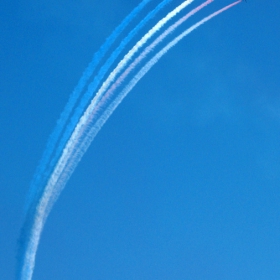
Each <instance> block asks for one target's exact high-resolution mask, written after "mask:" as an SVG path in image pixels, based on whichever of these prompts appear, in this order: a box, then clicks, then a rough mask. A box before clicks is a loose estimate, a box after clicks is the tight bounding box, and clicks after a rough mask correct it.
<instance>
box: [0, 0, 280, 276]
mask: <svg viewBox="0 0 280 280" xmlns="http://www.w3.org/2000/svg"><path fill="white" fill-rule="evenodd" d="M139 2H140V1H139V0H137V1H136V0H114V1H112V0H103V1H87V0H84V1H60V0H56V1H41V0H38V1H1V2H0V13H1V16H0V23H1V25H0V26H1V28H0V32H1V36H0V46H1V47H0V58H1V63H0V73H1V83H0V90H1V95H0V127H1V129H2V133H1V138H0V153H1V159H0V183H1V186H2V187H1V195H0V252H1V253H0V275H1V278H3V279H14V275H15V263H16V258H15V256H16V246H17V238H18V236H19V231H20V228H21V225H22V222H23V206H24V201H25V196H26V194H27V191H28V186H29V182H30V180H31V178H32V175H33V173H34V171H35V168H36V166H37V163H38V161H39V159H40V157H41V155H42V152H43V150H44V146H45V144H46V141H47V138H48V136H49V134H50V132H51V131H52V129H53V128H54V125H55V122H56V120H57V118H58V117H59V114H60V112H61V111H62V109H63V107H64V105H65V103H66V102H67V99H68V96H69V94H70V93H71V91H72V90H73V88H74V86H75V85H76V83H77V81H78V79H79V78H80V76H81V74H82V72H83V70H84V68H85V67H86V66H87V64H88V63H89V61H90V60H91V58H92V56H93V54H94V52H95V51H96V50H98V48H99V46H100V45H101V44H102V43H103V42H104V40H105V39H106V37H107V36H108V35H109V34H110V33H111V32H112V31H113V29H114V28H115V27H116V26H117V25H118V24H119V23H120V21H121V20H122V19H123V18H124V17H125V16H126V15H127V14H128V13H129V12H130V11H131V10H132V9H133V8H134V7H135V6H136V5H137V4H138V3H139ZM153 2H154V4H155V3H158V2H159V1H157V0H155V1H153ZM179 3H180V1H178V0H174V1H173V2H172V4H171V5H170V6H169V7H167V8H165V9H164V11H163V13H162V14H161V15H164V14H165V13H167V12H169V11H170V10H171V8H172V7H175V5H176V4H179ZM195 3H197V4H198V3H200V1H195ZM195 3H194V5H193V6H195ZM227 3H230V1H218V0H216V1H215V2H214V3H213V4H211V5H210V6H209V7H208V8H207V9H205V10H204V11H203V12H201V13H200V14H199V15H198V16H197V17H195V18H193V19H192V20H191V21H190V22H192V23H193V22H195V21H196V20H199V19H200V18H201V17H202V16H203V15H206V14H208V13H210V12H212V11H214V10H216V9H218V8H219V7H221V6H223V5H224V4H227ZM151 6H153V5H151ZM279 8H280V3H279V2H278V1H269V2H267V1H266V2H265V1H253V0H248V1H247V3H241V4H239V5H238V6H237V7H234V8H233V9H231V10H229V11H228V12H226V13H224V14H223V15H221V16H219V17H217V18H215V19H214V20H212V21H210V22H209V23H207V24H206V25H204V26H202V27H201V28H199V29H198V30H196V31H195V32H194V33H192V34H191V35H189V36H188V37H186V38H185V39H184V40H183V41H182V42H181V43H180V44H178V45H177V46H176V47H175V48H174V49H172V50H171V51H170V52H169V53H168V54H167V55H166V56H164V57H163V59H161V61H160V62H159V63H158V64H157V65H156V66H155V67H154V68H152V70H151V71H150V72H149V73H148V74H147V75H146V76H145V77H144V78H143V80H142V81H141V82H140V83H139V84H138V85H137V86H136V87H135V89H134V90H133V91H132V92H131V93H130V94H129V95H128V97H127V98H126V99H125V100H124V102H123V103H122V104H121V105H120V106H119V108H118V109H117V110H116V112H115V113H114V114H113V115H112V117H111V118H110V119H109V121H108V122H107V123H106V125H105V126H104V127H103V129H102V130H101V132H100V133H99V134H98V136H97V137H96V139H95V140H94V142H93V143H92V145H91V147H90V149H89V150H88V152H87V153H86V155H85V156H84V158H83V160H82V162H81V163H80V164H79V166H78V168H77V169H76V171H75V173H74V175H73V176H72V178H71V180H70V181H69V183H68V184H67V187H66V189H65V190H64V192H63V193H62V195H61V197H60V198H59V200H58V202H57V203H56V204H55V206H54V208H53V210H52V212H51V214H50V216H49V218H48V220H47V223H46V226H45V229H44V232H43V235H42V239H41V243H40V246H39V251H38V255H37V262H36V268H35V273H34V279H40V280H44V279H69V280H71V279H102V280H103V279H279V278H280V268H279V261H280V253H279V252H280V238H279V236H280V223H279V220H280V219H279V218H280V217H279V216H280V206H279V205H280V203H279V202H280V189H279V183H280V175H279V174H280V172H279V171H280V147H279V135H280V129H279V126H280V97H279V92H280V81H279V73H280V54H279V49H280V37H279V36H280V35H279V32H278V26H279V25H280V22H279V21H280V19H279V13H278V11H279ZM148 10H149V9H147V10H146V11H148ZM186 26H187V25H185V27H186ZM149 27H151V26H149ZM176 34H177V33H176Z"/></svg>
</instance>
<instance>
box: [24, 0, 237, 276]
mask: <svg viewBox="0 0 280 280" xmlns="http://www.w3.org/2000/svg"><path fill="white" fill-rule="evenodd" d="M207 2H208V1H207ZM240 2H241V0H239V1H237V2H235V3H233V4H231V5H229V6H227V7H225V8H223V9H221V10H219V11H217V12H215V13H213V14H212V15H210V16H208V17H206V18H204V19H203V20H201V21H200V22H198V23H197V24H195V25H193V26H192V27H190V28H189V29H187V30H186V31H185V32H183V33H182V34H181V35H179V36H178V37H176V38H175V39H174V40H173V41H172V42H170V43H169V44H168V45H167V46H166V47H165V48H163V49H162V50H161V51H159V52H158V53H157V54H156V55H155V56H154V57H153V58H152V59H151V60H150V61H149V62H148V63H146V64H145V66H144V67H142V68H141V70H140V71H139V72H138V73H137V74H136V76H134V78H133V79H132V80H131V81H130V83H129V84H128V85H127V86H126V87H125V88H124V90H123V91H122V92H121V93H120V94H119V95H118V96H117V98H116V99H115V100H114V101H113V102H112V103H111V104H110V105H109V106H108V107H107V109H106V110H105V111H104V112H103V114H102V115H101V117H100V118H99V119H98V120H97V122H96V123H95V124H93V126H92V127H91V128H90V130H89V131H88V133H87V134H86V135H83V133H82V134H80V132H81V131H83V130H84V126H86V125H89V124H90V123H82V124H80V123H79V124H78V126H79V127H76V129H75V131H74V133H73V134H72V136H71V139H70V140H69V141H68V143H67V145H66V147H65V149H64V151H63V155H62V156H61V158H60V160H59V162H58V164H57V166H56V168H55V170H54V172H53V174H52V176H51V178H50V179H49V181H48V184H47V187H46V191H45V192H44V194H43V196H42V198H41V199H40V202H39V205H38V207H37V213H36V216H35V217H34V223H33V225H32V229H31V236H30V237H29V240H28V242H29V243H28V246H27V248H26V254H25V259H24V263H23V267H22V274H21V276H22V278H21V279H24V280H29V279H31V278H32V273H33V269H34V262H35V255H36V250H37V246H38V242H39V239H40V235H41V231H42V228H43V225H44V222H45V219H46V217H47V214H48V211H49V210H50V207H49V206H50V204H49V202H50V199H51V200H52V199H53V198H54V194H53V188H61V187H63V185H65V184H66V181H67V180H68V179H69V177H70V175H71V174H72V172H73V171H74V169H75V167H76V165H77V164H78V162H79V160H80V159H81V157H82V156H83V154H84V152H85V151H86V149H87V148H88V146H89V145H90V143H91V141H92V140H93V138H94V136H95V135H96V134H97V133H98V131H99V130H100V129H101V127H102V126H103V124H104V123H105V122H106V120H107V119H108V118H109V116H110V115H111V114H112V113H113V111H114V110H115V108H116V107H117V106H118V105H119V103H120V102H121V101H122V100H123V98H124V97H125V96H126V95H127V94H128V92H129V91H130V90H131V89H132V88H133V87H134V86H135V85H136V83H137V82H138V81H139V80H140V79H141V78H142V77H143V76H144V75H145V74H146V73H147V72H148V71H149V69H150V68H151V67H152V66H153V65H154V64H155V63H156V62H157V61H158V60H159V59H160V58H161V57H162V56H163V55H164V54H165V53H166V52H167V51H168V50H169V49H170V48H172V47H173V46H175V44H177V43H178V42H179V41H180V40H181V39H182V38H183V37H185V36H186V35H188V34H189V33H190V32H192V31H193V30H194V29H195V28H197V27H199V26H200V25H201V24H203V23H205V22H206V21H208V20H210V19H211V18H212V17H214V16H216V15H218V14H219V13H221V12H223V11H225V10H226V9H229V8H230V7H232V6H234V5H236V4H238V3H240ZM148 48H149V47H148ZM146 50H147V48H146V49H145V50H144V52H145V51H146ZM140 56H141V55H140ZM138 60H139V58H138ZM134 64H135V63H134ZM135 66H136V65H135ZM129 68H131V67H128V69H129ZM130 71H131V70H130ZM130 71H126V72H125V73H127V74H128V72H130ZM125 77H126V76H123V75H121V77H120V79H118V80H117V81H116V82H115V84H113V85H112V86H111V88H110V89H109V90H108V91H107V92H106V93H105V96H107V95H110V94H111V93H110V92H111V91H113V90H115V89H116V88H117V86H118V85H119V84H120V83H121V82H122V80H123V79H124V78H125ZM103 101H104V100H103ZM76 131H77V132H76ZM75 132H76V135H75ZM78 135H80V136H84V138H78V139H76V138H75V137H76V136H78ZM71 141H72V142H71ZM70 144H71V145H70Z"/></svg>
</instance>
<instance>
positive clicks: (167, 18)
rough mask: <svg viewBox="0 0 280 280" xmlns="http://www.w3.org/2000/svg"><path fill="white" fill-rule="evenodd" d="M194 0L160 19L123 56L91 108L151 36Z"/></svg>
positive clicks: (97, 94)
mask: <svg viewBox="0 0 280 280" xmlns="http://www.w3.org/2000/svg"><path fill="white" fill-rule="evenodd" d="M193 1H194V0H187V1H184V2H183V3H182V4H180V5H179V6H177V7H176V8H175V9H174V10H173V11H171V12H170V13H168V14H167V16H165V17H164V18H163V19H161V20H160V21H159V22H158V23H157V24H156V25H155V26H154V27H153V28H152V29H150V30H149V31H148V32H147V33H146V34H145V35H144V36H143V37H142V38H141V39H140V40H139V41H138V42H137V43H136V44H135V46H134V47H133V48H132V49H131V50H130V51H129V52H128V53H127V54H126V55H125V56H124V58H123V59H122V60H121V61H120V62H119V64H118V65H117V67H116V68H115V69H114V70H113V71H112V72H111V73H110V75H109V76H108V78H107V79H106V81H105V82H104V83H103V84H102V86H101V87H100V89H99V90H98V92H97V93H96V95H95V97H94V99H93V100H92V102H91V105H90V106H91V107H92V108H94V107H95V105H96V104H97V103H98V101H99V100H100V98H102V96H103V94H104V92H106V90H107V89H108V88H109V86H110V85H111V84H112V83H113V82H114V80H115V78H116V76H117V75H118V74H119V73H120V72H121V71H122V70H123V68H124V67H125V66H126V65H127V64H128V63H129V62H130V60H131V59H132V58H133V56H134V55H135V54H136V53H137V51H138V50H139V49H140V48H141V47H142V46H143V45H144V44H145V43H146V42H147V41H148V40H149V39H150V38H151V37H152V36H153V35H155V34H156V33H157V32H158V31H160V29H161V28H162V27H164V25H165V24H166V23H167V22H168V21H170V20H171V19H172V18H173V17H175V16H176V15H177V14H178V13H180V12H181V11H182V10H183V9H184V8H186V7H187V6H188V5H190V4H191V3H192V2H193Z"/></svg>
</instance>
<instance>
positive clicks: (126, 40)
mask: <svg viewBox="0 0 280 280" xmlns="http://www.w3.org/2000/svg"><path fill="white" fill-rule="evenodd" d="M171 1H172V0H164V1H163V2H161V3H160V4H159V5H158V6H157V7H156V8H155V9H154V10H152V11H151V12H149V13H148V15H147V16H146V17H145V18H144V19H143V20H141V22H140V23H139V24H138V25H137V26H136V27H135V28H134V29H133V30H132V31H130V33H129V34H128V35H127V36H126V37H125V38H124V39H123V40H122V42H121V43H120V45H119V46H118V47H117V49H115V50H114V51H113V53H112V54H111V55H110V57H109V58H108V60H107V61H106V63H105V64H104V65H103V66H102V67H101V68H100V70H99V72H98V74H97V75H96V76H95V78H94V80H93V82H91V83H90V84H89V86H88V90H87V91H86V93H85V94H84V96H83V97H82V99H81V102H80V104H79V106H78V107H77V108H76V110H75V112H74V114H73V116H72V117H71V120H70V122H69V124H68V125H67V127H66V129H65V131H64V133H63V136H62V138H61V140H60V142H59V145H58V147H57V149H56V152H55V155H54V156H53V158H52V160H51V162H50V164H49V167H48V168H47V171H46V172H45V173H44V179H46V178H47V177H49V175H50V174H51V172H52V169H53V168H54V166H55V164H56V162H57V160H58V158H59V157H60V155H61V153H62V150H63V148H64V147H65V144H66V142H67V141H68V139H69V137H70V135H71V133H72V132H73V130H74V128H75V126H76V124H77V122H78V120H79V118H80V117H81V115H82V113H83V111H84V110H85V107H86V105H87V104H88V103H89V101H90V100H91V98H92V95H93V94H94V92H95V90H96V89H97V87H98V85H99V84H100V82H101V81H102V79H103V78H104V76H105V74H106V73H107V72H108V70H109V68H110V67H111V66H112V64H113V63H114V62H115V61H116V59H117V57H118V55H119V54H120V53H121V52H122V51H123V50H124V48H125V47H126V46H127V44H128V43H129V42H130V41H131V40H132V39H133V37H135V36H136V35H137V33H138V32H139V31H140V30H141V29H142V28H143V27H144V26H145V25H146V24H147V23H148V22H149V21H150V20H151V19H152V18H153V17H154V16H155V15H156V14H157V13H158V12H159V11H160V10H161V9H162V8H163V7H164V6H166V5H167V4H168V3H169V2H171ZM73 106H74V104H73ZM57 137H59V135H58V136H57ZM55 144H56V143H55ZM46 152H48V151H47V150H46ZM52 153H53V151H51V152H50V153H49V157H50V156H51V154H52ZM45 169H46V168H45ZM41 173H42V172H41ZM40 179H41V177H39V178H38V180H37V182H38V181H39V180H40ZM44 179H43V180H44ZM40 183H41V184H42V183H45V181H43V182H40ZM35 187H37V184H36V185H35ZM34 191H36V194H38V197H40V196H41V193H42V191H43V189H42V188H41V189H40V190H35V188H33V192H34ZM33 197H34V196H33ZM33 197H32V198H33ZM30 202H31V201H30Z"/></svg>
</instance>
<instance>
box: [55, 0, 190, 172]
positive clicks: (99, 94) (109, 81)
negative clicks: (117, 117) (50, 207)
mask: <svg viewBox="0 0 280 280" xmlns="http://www.w3.org/2000/svg"><path fill="white" fill-rule="evenodd" d="M193 1H194V0H186V1H184V2H183V3H182V4H180V5H179V6H177V7H176V8H175V9H174V10H173V11H171V12H170V13H168V14H167V16H166V17H164V18H163V19H162V20H160V21H159V22H158V23H157V24H156V25H155V26H154V27H153V28H152V29H150V30H149V31H148V32H147V33H146V35H144V36H143V37H142V38H141V40H139V41H138V42H137V43H136V45H135V46H134V47H133V48H132V49H131V50H130V52H129V53H128V54H127V55H126V56H125V57H124V58H123V59H122V61H121V62H120V63H119V64H118V66H117V67H116V68H115V71H113V72H111V74H110V75H109V77H108V78H107V79H106V81H105V82H104V83H103V85H102V87H101V88H100V89H99V90H98V92H97V94H96V96H95V97H94V100H93V101H92V106H95V105H96V104H97V103H98V101H99V100H100V98H102V95H103V94H104V92H105V91H106V90H107V89H108V87H109V86H110V85H111V84H112V83H113V81H114V79H115V78H116V76H117V75H118V74H119V73H120V72H121V71H122V70H123V68H124V67H125V66H126V65H127V64H128V63H129V61H130V60H131V59H132V57H133V56H134V55H135V54H136V53H137V51H138V50H139V49H140V48H141V47H142V46H143V45H144V44H145V43H146V42H147V41H148V40H149V39H150V38H151V37H152V36H154V35H155V34H156V33H157V32H158V31H159V30H160V29H161V28H163V27H164V25H165V24H166V23H167V22H168V21H170V20H171V19H172V18H173V17H175V16H176V15H177V14H178V13H179V12H180V11H182V10H183V9H184V8H186V7H187V6H188V5H189V4H191V3H192V2H193ZM168 2H170V0H167V1H164V2H162V3H161V4H159V5H158V6H157V7H156V8H155V9H154V10H153V11H152V12H151V14H152V15H150V14H149V15H148V16H154V15H155V13H157V12H158V11H159V10H160V9H161V8H162V7H163V6H165V5H166V4H167V3H168ZM148 16H147V17H148ZM132 32H134V31H133V30H132ZM124 40H126V39H124ZM122 49H123V48H122ZM117 51H118V50H117ZM120 52H121V51H118V54H119V53H120ZM116 57H117V55H116V56H115V55H114V56H113V58H112V59H113V60H114V61H115V59H116ZM109 60H110V58H109ZM112 63H113V61H112V62H110V65H107V62H106V64H105V65H104V68H103V67H102V68H101V71H100V73H99V74H98V75H97V76H96V78H95V79H94V81H93V82H92V83H91V84H90V85H89V87H88V90H87V92H86V93H85V94H84V96H83V99H82V101H81V103H80V105H79V106H78V107H77V108H76V111H75V114H74V116H73V117H72V119H71V122H70V123H69V125H68V127H67V129H66V131H65V133H64V135H63V137H62V140H61V143H60V145H59V147H58V149H57V153H56V155H55V156H54V158H53V160H52V162H51V167H53V166H54V165H55V164H56V163H57V161H58V159H59V157H60V156H61V152H62V150H63V148H64V147H65V145H66V143H67V141H68V139H69V137H70V135H71V133H72V132H73V130H74V128H75V126H76V124H77V122H78V121H79V118H80V117H81V115H82V112H83V111H84V110H85V106H86V105H87V103H88V102H89V101H90V98H91V97H92V92H94V91H95V90H96V88H97V86H98V84H99V82H100V80H102V79H103V77H104V75H105V73H106V71H107V70H108V69H109V67H110V66H111V65H112Z"/></svg>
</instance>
